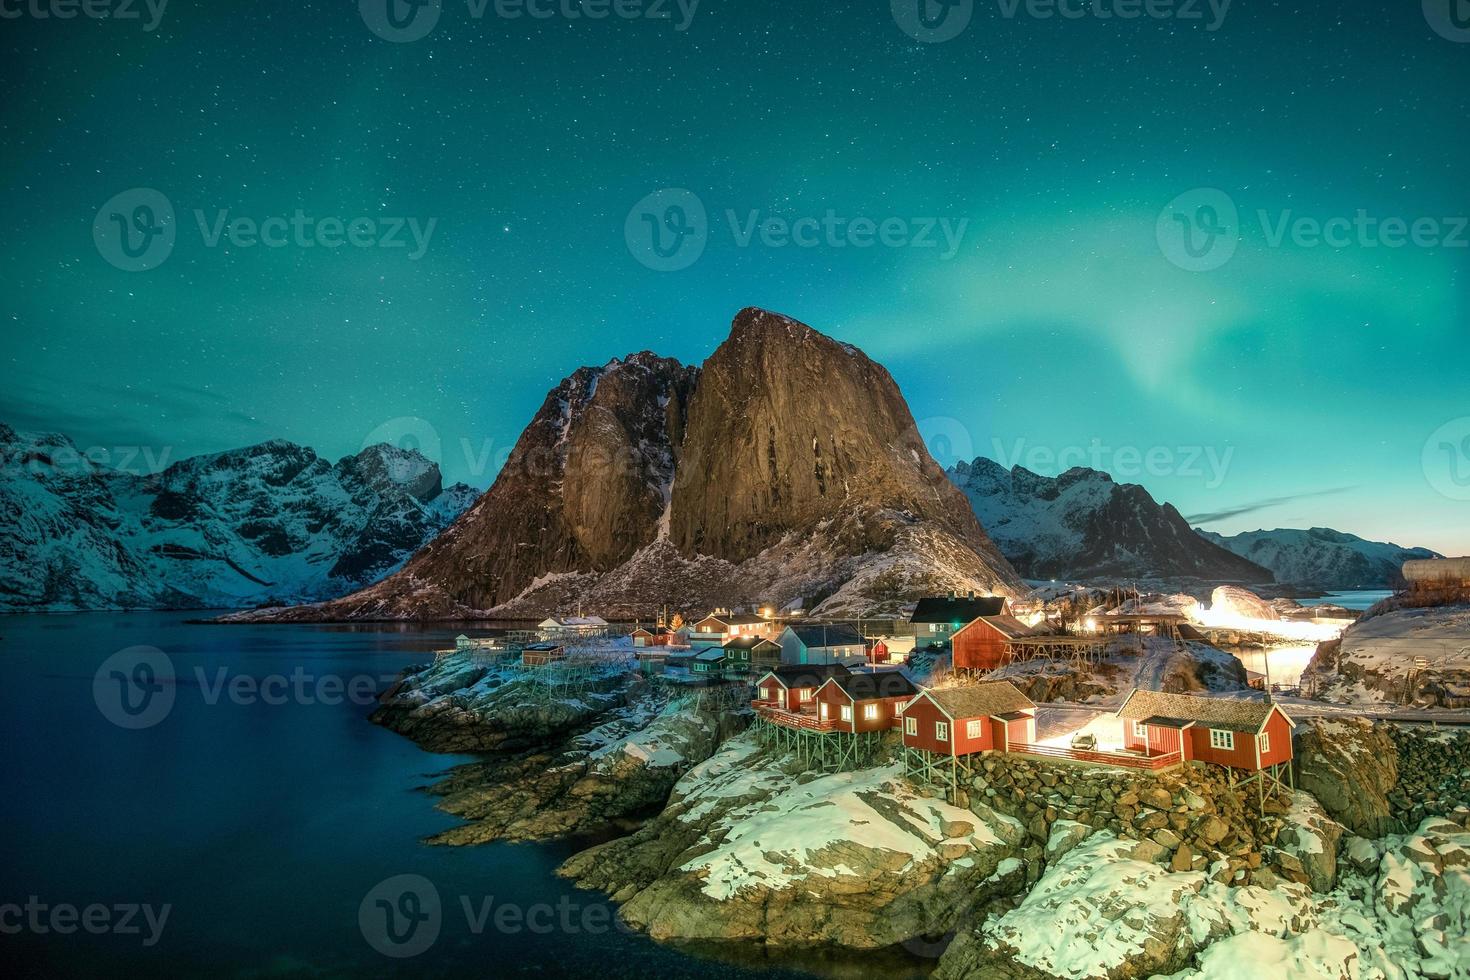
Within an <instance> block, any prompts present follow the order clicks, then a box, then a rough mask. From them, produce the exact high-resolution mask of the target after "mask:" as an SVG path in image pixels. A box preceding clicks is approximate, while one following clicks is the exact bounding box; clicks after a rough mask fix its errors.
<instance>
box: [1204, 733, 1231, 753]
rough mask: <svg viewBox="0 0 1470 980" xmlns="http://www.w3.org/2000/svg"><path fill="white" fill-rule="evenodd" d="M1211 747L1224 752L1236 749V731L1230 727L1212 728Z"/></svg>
mask: <svg viewBox="0 0 1470 980" xmlns="http://www.w3.org/2000/svg"><path fill="white" fill-rule="evenodd" d="M1210 748H1212V749H1220V750H1221V751H1224V752H1234V751H1235V733H1234V732H1232V731H1230V730H1229V729H1228V728H1211V729H1210Z"/></svg>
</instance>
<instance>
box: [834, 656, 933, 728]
mask: <svg viewBox="0 0 1470 980" xmlns="http://www.w3.org/2000/svg"><path fill="white" fill-rule="evenodd" d="M916 693H918V689H917V688H916V687H914V685H913V682H912V681H910V680H909V679H908V678H907V677H905V676H904V675H903V674H902V673H900V672H899V671H896V670H883V671H872V672H867V671H863V672H861V673H855V674H847V675H846V676H842V675H837V676H834V677H832V678H830V679H829V680H828V681H827V682H826V683H825V684H823V685H822V686H821V687H819V688H818V689H817V696H816V701H817V719H818V720H819V721H824V722H827V721H830V722H835V723H836V730H837V731H839V732H852V733H854V734H856V733H860V732H879V731H883V730H884V729H888V728H896V727H897V726H898V723H899V719H900V718H901V717H902V715H903V706H904V705H906V704H908V703H909V702H910V701H911V700H913V697H914V695H915V694H916Z"/></svg>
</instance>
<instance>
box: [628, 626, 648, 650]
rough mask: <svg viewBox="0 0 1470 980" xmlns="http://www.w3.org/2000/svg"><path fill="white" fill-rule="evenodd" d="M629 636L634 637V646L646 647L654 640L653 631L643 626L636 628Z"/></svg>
mask: <svg viewBox="0 0 1470 980" xmlns="http://www.w3.org/2000/svg"><path fill="white" fill-rule="evenodd" d="M628 636H629V637H631V638H632V640H633V646H635V647H646V646H652V645H653V644H652V643H651V642H650V641H652V640H653V631H652V630H648V629H644V628H643V627H642V626H639V627H637V628H635V629H634V630H633V632H631V633H629V634H628Z"/></svg>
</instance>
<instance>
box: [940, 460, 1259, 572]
mask: <svg viewBox="0 0 1470 980" xmlns="http://www.w3.org/2000/svg"><path fill="white" fill-rule="evenodd" d="M948 476H949V478H950V479H951V480H952V481H953V482H954V483H955V485H956V486H958V487H959V488H960V489H961V490H963V491H964V493H965V496H966V497H967V498H969V501H970V505H971V506H972V507H973V508H974V510H975V516H977V517H978V518H980V523H981V524H983V525H984V526H985V530H986V532H987V533H988V534H989V535H990V537H991V539H992V540H994V541H995V543H996V545H997V546H998V547H999V548H1000V550H1001V553H1002V554H1004V555H1005V556H1006V557H1007V558H1008V559H1010V561H1011V564H1013V565H1015V566H1016V569H1017V570H1018V571H1020V573H1021V574H1022V575H1024V576H1025V577H1027V578H1032V579H1074V580H1099V579H1102V580H1120V579H1121V580H1129V581H1138V580H1153V581H1183V580H1191V581H1204V582H1210V583H1215V582H1221V581H1224V582H1269V581H1271V573H1270V572H1268V571H1267V570H1265V569H1264V568H1261V567H1260V566H1258V565H1256V564H1254V563H1252V562H1250V561H1248V560H1246V559H1243V558H1241V557H1239V556H1238V555H1235V554H1233V553H1232V552H1229V551H1226V550H1225V549H1224V548H1221V547H1219V546H1217V545H1215V544H1212V543H1210V542H1208V541H1205V540H1204V539H1202V538H1201V537H1200V536H1199V535H1198V534H1196V533H1195V532H1194V530H1193V529H1192V528H1191V527H1190V526H1189V524H1188V522H1187V521H1185V520H1184V518H1183V517H1182V516H1180V514H1179V512H1178V511H1177V510H1175V509H1174V507H1173V506H1172V505H1170V504H1160V503H1158V502H1157V501H1156V500H1154V498H1153V497H1151V496H1149V494H1148V491H1147V490H1145V489H1144V488H1143V487H1141V486H1138V485H1137V484H1129V483H1122V484H1120V483H1114V482H1113V478H1112V477H1110V476H1109V475H1108V474H1106V473H1103V472H1100V471H1098V470H1093V469H1088V468H1086V467H1080V466H1079V467H1074V468H1073V469H1070V470H1067V471H1066V472H1065V473H1062V474H1061V475H1059V476H1056V477H1046V476H1040V475H1038V474H1036V473H1032V472H1031V471H1030V470H1027V469H1025V468H1023V467H1021V466H1016V467H1014V468H1013V469H1009V470H1008V469H1006V468H1005V467H1004V466H1001V465H1000V464H999V463H997V462H995V461H994V460H991V459H986V458H984V457H980V458H977V459H976V460H975V461H974V462H972V463H963V462H962V463H959V464H957V465H956V466H954V467H952V468H951V469H950V470H949V471H948Z"/></svg>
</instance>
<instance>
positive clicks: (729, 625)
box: [689, 610, 778, 646]
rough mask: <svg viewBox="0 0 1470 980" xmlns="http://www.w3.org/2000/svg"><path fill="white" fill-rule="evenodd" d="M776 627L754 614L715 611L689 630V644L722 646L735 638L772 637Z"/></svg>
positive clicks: (769, 621) (771, 622) (764, 618)
mask: <svg viewBox="0 0 1470 980" xmlns="http://www.w3.org/2000/svg"><path fill="white" fill-rule="evenodd" d="M777 629H778V627H777V625H776V624H775V623H774V622H773V621H771V620H769V619H767V618H766V617H764V616H758V615H756V614H754V613H732V612H727V611H725V610H717V611H715V612H712V613H710V614H709V615H708V616H706V617H704V618H703V619H701V620H700V621H699V622H697V623H695V624H694V625H693V626H691V627H690V628H689V642H690V643H691V644H694V645H713V646H723V645H724V643H725V642H726V641H727V640H731V639H734V638H735V637H737V636H763V637H767V638H770V637H773V636H775V635H776V632H777Z"/></svg>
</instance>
